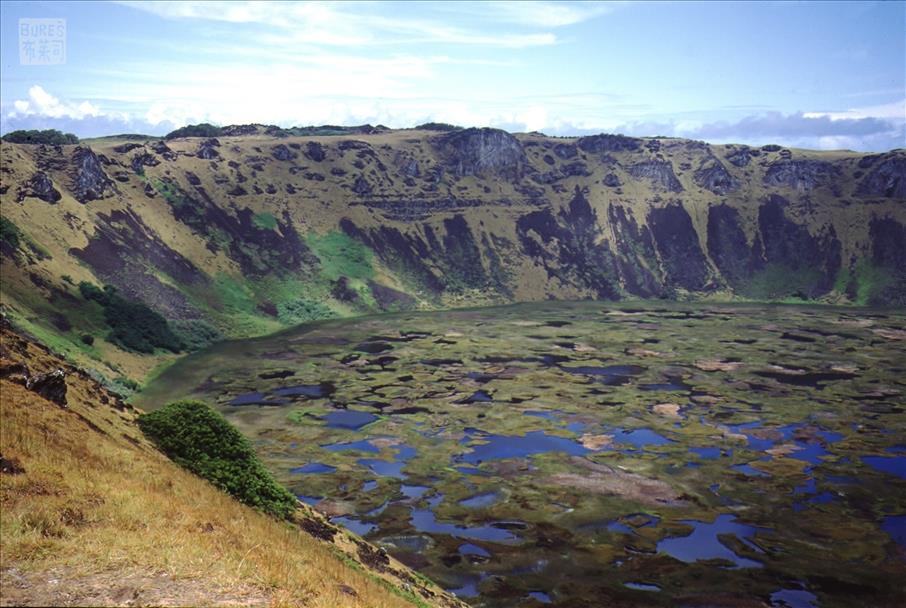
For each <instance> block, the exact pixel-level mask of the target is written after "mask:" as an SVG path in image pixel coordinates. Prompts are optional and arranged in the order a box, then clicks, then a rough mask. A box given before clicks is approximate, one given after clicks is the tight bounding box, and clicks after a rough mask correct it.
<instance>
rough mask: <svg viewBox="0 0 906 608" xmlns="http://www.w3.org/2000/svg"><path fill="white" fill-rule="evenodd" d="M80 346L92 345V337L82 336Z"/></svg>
mask: <svg viewBox="0 0 906 608" xmlns="http://www.w3.org/2000/svg"><path fill="white" fill-rule="evenodd" d="M82 344H86V345H88V346H91V345H92V344H94V336H92V335H91V334H82Z"/></svg>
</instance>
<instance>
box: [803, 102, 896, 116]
mask: <svg viewBox="0 0 906 608" xmlns="http://www.w3.org/2000/svg"><path fill="white" fill-rule="evenodd" d="M803 116H804V117H805V118H824V117H827V118H830V119H831V120H853V119H860V118H890V119H894V120H897V119H898V120H900V121H904V122H906V98H903V99H901V100H899V101H894V102H892V103H885V104H881V105H876V106H868V107H863V108H852V109H849V110H843V111H842V112H805V113H804V114H803Z"/></svg>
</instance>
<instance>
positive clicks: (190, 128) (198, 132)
mask: <svg viewBox="0 0 906 608" xmlns="http://www.w3.org/2000/svg"><path fill="white" fill-rule="evenodd" d="M222 134H223V129H221V128H220V127H215V126H214V125H212V124H210V123H207V122H203V123H201V124H197V125H186V126H184V127H180V128H179V129H176V130H175V131H170V132H169V133H167V134H166V135H165V136H164V139H176V138H177V137H219V136H220V135H222Z"/></svg>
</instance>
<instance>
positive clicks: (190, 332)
mask: <svg viewBox="0 0 906 608" xmlns="http://www.w3.org/2000/svg"><path fill="white" fill-rule="evenodd" d="M170 327H171V328H172V330H173V333H174V334H176V336H177V337H178V338H179V340H180V342H182V344H183V346H185V348H186V350H190V351H193V350H201V349H202V348H206V347H208V346H210V345H211V344H214V343H215V342H219V341H221V340H223V334H222V333H221V332H220V330H219V329H217V328H216V327H214V326H213V325H211V324H210V323H208V322H207V321H204V320H202V319H176V320H173V321H171V322H170Z"/></svg>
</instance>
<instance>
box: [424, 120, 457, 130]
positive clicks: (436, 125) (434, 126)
mask: <svg viewBox="0 0 906 608" xmlns="http://www.w3.org/2000/svg"><path fill="white" fill-rule="evenodd" d="M415 128H416V129H420V130H422V131H461V130H462V127H459V126H457V125H451V124H450V123H446V122H426V123H422V124H420V125H418V126H417V127H415Z"/></svg>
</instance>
